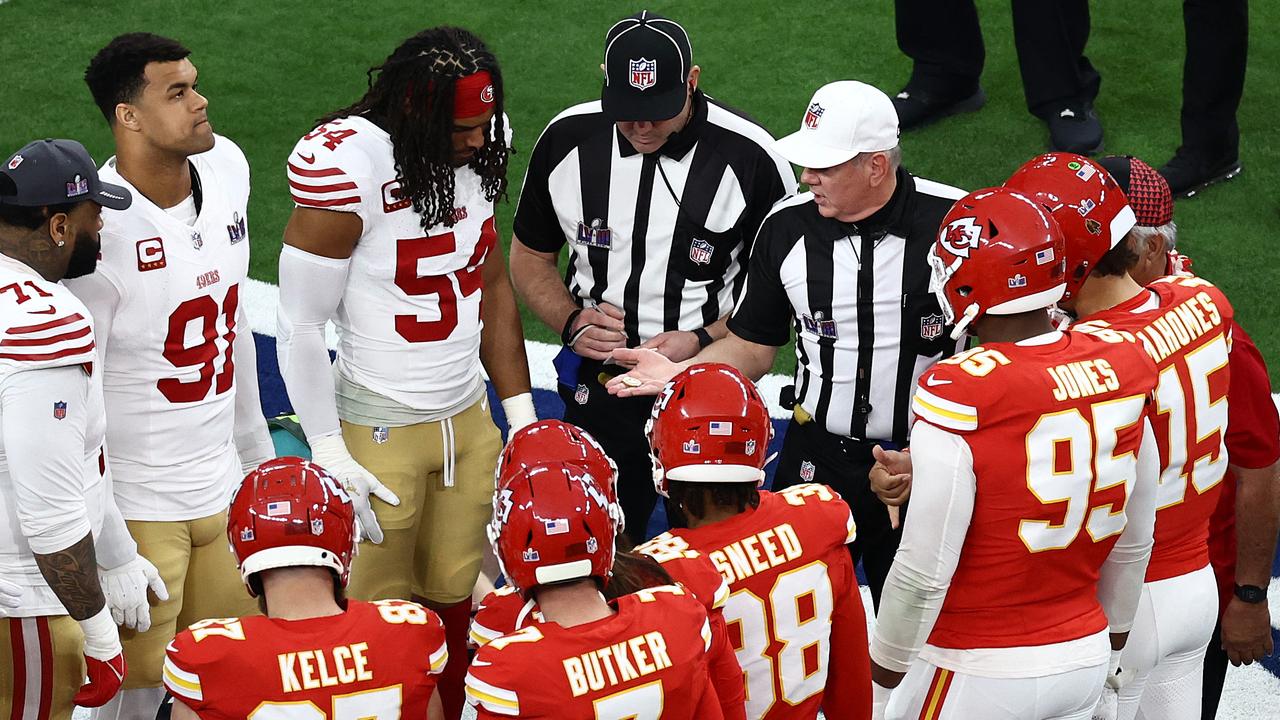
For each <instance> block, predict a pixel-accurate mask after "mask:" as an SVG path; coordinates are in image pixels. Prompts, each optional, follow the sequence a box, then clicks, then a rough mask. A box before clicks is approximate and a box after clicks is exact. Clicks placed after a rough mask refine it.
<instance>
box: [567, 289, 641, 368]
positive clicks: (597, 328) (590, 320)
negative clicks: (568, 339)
mask: <svg viewBox="0 0 1280 720" xmlns="http://www.w3.org/2000/svg"><path fill="white" fill-rule="evenodd" d="M622 317H623V315H622V311H621V310H619V309H618V308H616V307H614V306H613V305H610V304H609V303H600V304H599V305H595V306H588V307H586V308H584V309H583V311H582V312H580V313H578V317H577V318H576V319H575V320H574V322H573V328H572V332H571V333H570V334H571V335H572V336H573V337H574V338H575V339H574V341H573V351H574V352H576V353H578V354H579V355H581V356H582V357H585V358H591V359H592V360H605V359H607V358H608V357H609V353H611V352H613V351H614V349H615V348H620V347H623V346H624V345H626V342H627V336H626V334H625V332H624V331H623V325H622ZM584 328H585V329H584ZM579 333H580V334H579Z"/></svg>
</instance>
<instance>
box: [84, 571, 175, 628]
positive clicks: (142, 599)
mask: <svg viewBox="0 0 1280 720" xmlns="http://www.w3.org/2000/svg"><path fill="white" fill-rule="evenodd" d="M98 579H99V580H100V581H101V582H102V594H103V595H105V596H106V598H107V609H109V610H110V611H111V619H112V620H115V622H116V624H117V625H123V626H125V627H127V628H133V629H134V630H137V631H138V632H146V631H147V630H148V629H149V628H150V627H151V604H150V603H148V602H147V589H148V588H150V589H151V592H153V593H155V594H156V597H158V598H160V600H162V601H163V600H168V599H169V590H168V588H166V587H165V586H164V580H161V579H160V572H159V571H158V570H156V566H155V565H152V564H151V561H150V560H147V559H146V558H144V557H142V556H141V555H134V556H133V559H132V560H130V561H129V562H127V563H125V564H123V565H121V566H120V567H116V568H111V569H110V570H108V569H106V568H101V567H100V568H98Z"/></svg>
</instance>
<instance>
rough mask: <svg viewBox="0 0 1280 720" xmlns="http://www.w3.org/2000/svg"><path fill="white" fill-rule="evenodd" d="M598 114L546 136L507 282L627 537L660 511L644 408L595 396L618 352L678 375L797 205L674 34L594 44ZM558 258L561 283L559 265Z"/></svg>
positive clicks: (634, 21) (774, 163)
mask: <svg viewBox="0 0 1280 720" xmlns="http://www.w3.org/2000/svg"><path fill="white" fill-rule="evenodd" d="M604 71H605V83H604V88H603V90H602V92H601V96H600V100H599V101H597V102H587V103H583V104H581V105H575V106H573V107H571V108H568V109H566V110H565V111H563V112H561V113H560V114H559V115H557V116H556V117H555V118H554V119H553V120H552V121H551V123H550V124H549V125H548V126H547V129H546V130H545V131H543V133H542V136H541V137H540V138H539V139H538V143H537V145H536V146H535V147H534V149H533V154H532V156H531V158H530V160H529V170H528V173H527V174H526V176H525V181H524V186H523V188H522V189H521V193H520V202H519V205H518V207H517V210H516V217H515V223H514V226H515V228H514V229H515V236H514V237H513V238H512V243H511V278H512V282H513V284H514V285H515V288H516V290H517V292H519V293H520V295H521V297H523V299H524V301H525V303H526V304H527V305H528V306H529V308H530V309H531V310H533V312H534V313H535V314H536V315H537V316H538V317H539V318H540V319H541V320H542V321H543V322H544V323H546V324H547V325H548V326H550V327H551V328H553V329H554V330H556V331H559V332H560V333H561V339H562V340H563V342H564V345H565V347H564V349H563V350H562V352H561V353H560V355H559V356H557V358H556V361H555V365H556V371H557V375H558V378H559V389H560V395H561V398H562V399H563V400H564V403H565V420H567V421H568V422H571V423H574V424H576V425H579V426H581V427H583V428H585V429H586V430H587V431H588V432H590V433H591V434H592V435H594V436H595V437H596V439H597V440H599V441H600V443H601V445H603V446H604V448H605V450H606V451H607V452H608V453H609V455H610V457H612V458H613V459H614V461H615V462H617V464H618V470H619V475H620V481H619V499H620V501H621V504H622V508H623V511H624V512H625V514H626V518H627V533H628V535H629V537H630V538H631V539H632V540H633V541H635V542H639V541H640V540H643V539H644V538H645V537H646V526H647V524H648V520H649V516H650V515H651V514H652V512H653V506H654V503H655V500H656V498H657V495H656V492H655V491H654V488H653V480H652V467H651V464H650V461H649V445H648V442H647V441H646V440H645V435H644V426H645V422H646V421H647V419H648V417H649V412H650V409H651V408H652V404H653V403H652V400H651V399H650V398H617V397H613V396H611V395H609V393H608V392H606V391H605V389H604V387H603V386H602V385H601V377H602V376H604V377H606V379H607V376H608V374H609V369H610V367H612V366H606V365H605V363H604V361H605V360H606V359H607V358H608V357H609V355H610V353H611V352H612V351H613V350H615V349H616V348H622V347H643V348H651V349H654V350H656V351H657V352H660V353H662V354H663V355H664V356H666V357H668V358H670V359H672V360H675V361H681V360H685V359H688V358H690V357H692V356H693V355H695V354H696V353H697V352H698V351H699V350H700V349H701V348H704V347H706V346H707V345H709V344H710V343H711V342H712V341H713V340H715V339H717V338H721V337H723V336H724V335H725V333H726V330H725V316H726V315H727V314H728V312H729V310H730V309H731V308H732V306H733V299H734V297H735V296H736V294H737V292H738V291H739V290H740V289H741V286H742V284H743V281H744V279H745V273H744V272H743V269H744V268H745V267H746V264H747V259H748V256H749V252H750V245H751V239H752V238H753V237H754V236H755V233H756V230H757V229H758V228H759V226H760V222H761V220H762V219H763V218H764V216H765V214H766V213H768V212H769V208H770V207H771V206H772V205H773V203H774V202H775V201H777V200H779V199H780V198H782V197H784V196H786V195H788V194H789V193H793V192H795V175H794V174H793V173H792V170H791V168H790V167H789V166H788V165H787V163H786V161H785V160H783V159H781V158H780V157H778V156H776V155H774V154H772V153H771V152H770V151H769V149H768V148H769V146H770V144H771V143H772V142H773V138H772V137H771V136H770V135H769V133H768V131H766V130H765V129H764V128H762V127H760V126H759V125H757V124H755V123H754V122H752V121H750V120H748V119H746V118H744V117H743V116H742V115H741V114H740V113H739V112H738V111H736V110H734V109H732V108H729V107H728V106H726V105H724V104H722V103H720V102H718V101H716V100H714V99H712V98H709V97H707V96H706V95H704V94H703V92H702V91H701V90H699V89H698V76H699V74H700V68H699V67H698V66H697V65H694V64H693V53H692V49H691V48H690V45H689V38H688V36H687V35H686V33H685V31H684V28H682V27H681V26H680V25H679V23H676V22H675V21H673V20H668V19H666V18H663V17H660V16H658V15H654V14H653V13H649V12H641V13H638V14H636V15H633V16H631V17H628V18H625V19H623V20H621V21H619V22H618V23H616V24H615V25H614V26H613V27H612V28H610V29H609V31H608V33H607V34H606V35H605V56H604ZM566 245H567V246H568V249H569V262H568V268H567V270H566V271H565V273H564V276H563V279H562V278H561V275H560V272H559V269H558V266H557V263H558V261H559V256H560V252H561V250H562V249H563V248H564V247H565V246H566Z"/></svg>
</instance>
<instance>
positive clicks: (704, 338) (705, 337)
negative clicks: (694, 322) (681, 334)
mask: <svg viewBox="0 0 1280 720" xmlns="http://www.w3.org/2000/svg"><path fill="white" fill-rule="evenodd" d="M693 334H694V335H695V336H697V338H698V349H699V350H702V349H704V348H706V347H707V346H708V345H710V344H711V343H713V342H715V338H713V337H711V333H709V332H707V329H706V328H698V329H696V330H694V331H693Z"/></svg>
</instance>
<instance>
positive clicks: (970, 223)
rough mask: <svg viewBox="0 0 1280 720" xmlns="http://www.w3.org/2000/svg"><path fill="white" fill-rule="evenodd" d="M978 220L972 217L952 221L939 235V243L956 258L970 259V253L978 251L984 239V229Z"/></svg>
mask: <svg viewBox="0 0 1280 720" xmlns="http://www.w3.org/2000/svg"><path fill="white" fill-rule="evenodd" d="M976 220H977V218H972V217H964V218H960V219H959V220H952V221H951V222H950V223H949V224H948V225H947V226H946V227H944V228H942V231H941V232H940V233H938V242H940V243H942V247H944V248H946V249H947V250H948V251H949V252H950V253H951V254H952V255H955V256H956V257H962V258H967V257H969V252H970V251H972V250H976V249H977V247H978V243H979V241H980V238H981V237H982V228H980V227H979V226H978V224H977V222H975V221H976Z"/></svg>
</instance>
